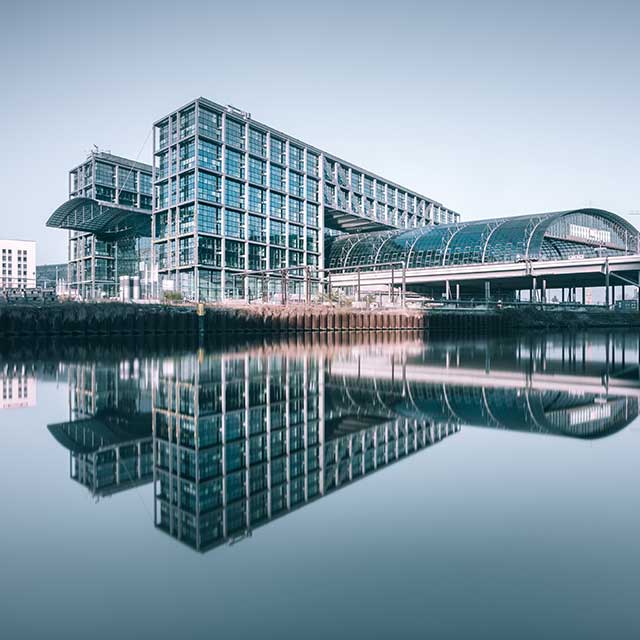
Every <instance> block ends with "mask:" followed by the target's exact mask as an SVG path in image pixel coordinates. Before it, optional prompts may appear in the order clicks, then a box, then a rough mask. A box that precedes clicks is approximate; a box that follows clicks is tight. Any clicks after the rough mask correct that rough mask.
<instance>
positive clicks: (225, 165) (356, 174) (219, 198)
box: [153, 98, 459, 302]
mask: <svg viewBox="0 0 640 640" xmlns="http://www.w3.org/2000/svg"><path fill="white" fill-rule="evenodd" d="M153 181H154V202H153V248H154V260H155V264H156V266H157V269H158V275H159V284H160V287H161V290H163V291H178V292H180V294H181V295H182V296H183V297H184V298H185V299H188V300H200V301H205V302H206V301H216V300H224V299H238V298H240V299H242V298H247V297H248V298H256V297H259V296H263V297H264V295H265V293H268V296H269V298H270V299H278V298H280V297H282V295H283V283H285V284H284V286H285V287H286V292H285V293H286V295H287V296H289V298H291V299H300V298H302V297H304V296H305V295H306V294H307V287H311V288H313V290H316V289H317V286H318V282H319V279H320V276H321V269H322V267H323V266H324V239H325V236H327V235H331V234H341V233H353V232H361V231H376V230H384V229H407V228H413V227H422V226H427V225H429V224H439V223H452V222H457V221H458V220H459V215H458V214H457V213H455V212H453V211H450V210H449V209H447V208H445V207H443V206H442V205H440V204H439V203H437V202H435V201H434V200H432V199H430V198H427V197H425V196H422V195H420V194H418V193H415V192H413V191H411V190H409V189H407V188H405V187H401V186H400V185H397V184H395V183H393V182H390V181H388V180H385V179H383V178H381V177H379V176H376V175H375V174H373V173H371V172H369V171H366V170H364V169H360V168H359V167H357V166H355V165H353V164H351V163H348V162H345V161H343V160H340V159H339V158H337V157H335V156H332V155H330V154H328V153H326V152H324V151H321V150H320V149H317V148H315V147H312V146H310V145H308V144H305V143H303V142H301V141H299V140H297V139H295V138H292V137H291V136H288V135H286V134H284V133H281V132H279V131H276V130H275V129H272V128H271V127H268V126H266V125H264V124H261V123H259V122H257V121H254V120H252V119H251V115H250V114H248V113H246V112H243V111H240V110H238V109H235V108H233V107H223V106H221V105H218V104H216V103H213V102H211V101H209V100H205V99H203V98H199V99H197V100H194V101H193V102H191V103H189V104H187V105H186V106H184V107H183V108H181V109H179V110H177V111H175V112H173V113H171V114H169V115H168V116H166V117H164V118H162V119H160V120H159V121H157V122H156V123H155V124H154V166H153ZM283 270H287V277H286V278H284V277H283V275H284V271H283ZM265 273H269V276H268V282H267V284H266V289H267V291H266V292H265V279H264V277H261V275H260V274H265Z"/></svg>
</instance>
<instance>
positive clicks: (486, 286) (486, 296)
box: [484, 280, 491, 302]
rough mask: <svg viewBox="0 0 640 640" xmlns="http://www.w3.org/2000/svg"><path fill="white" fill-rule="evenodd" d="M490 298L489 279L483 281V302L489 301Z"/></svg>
mask: <svg viewBox="0 0 640 640" xmlns="http://www.w3.org/2000/svg"><path fill="white" fill-rule="evenodd" d="M490 298H491V282H490V281H489V280H487V281H485V283H484V299H485V302H489V299H490Z"/></svg>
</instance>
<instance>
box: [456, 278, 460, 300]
mask: <svg viewBox="0 0 640 640" xmlns="http://www.w3.org/2000/svg"><path fill="white" fill-rule="evenodd" d="M456 300H460V283H459V282H456Z"/></svg>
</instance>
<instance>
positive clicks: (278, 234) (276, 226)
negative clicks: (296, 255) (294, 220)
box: [269, 220, 287, 247]
mask: <svg viewBox="0 0 640 640" xmlns="http://www.w3.org/2000/svg"><path fill="white" fill-rule="evenodd" d="M269 240H270V241H271V244H279V245H281V246H283V247H284V246H286V244H287V226H286V224H285V223H284V222H278V221H276V220H271V222H270V223H269Z"/></svg>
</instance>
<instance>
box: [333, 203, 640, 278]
mask: <svg viewBox="0 0 640 640" xmlns="http://www.w3.org/2000/svg"><path fill="white" fill-rule="evenodd" d="M639 238H640V232H638V230H637V229H636V228H635V227H634V226H633V225H631V224H630V223H628V222H627V221H626V220H624V219H623V218H621V217H620V216H618V215H616V214H614V213H611V212H610V211H605V210H603V209H591V208H588V209H574V210H571V211H557V212H552V213H540V214H534V215H525V216H515V217H511V218H494V219H490V220H474V221H470V222H459V223H457V224H447V225H435V226H434V225H430V226H427V227H420V228H415V229H409V230H394V231H383V232H377V233H361V234H354V235H346V236H339V237H338V238H336V239H335V240H333V242H332V244H331V245H330V247H329V252H328V261H327V266H328V267H329V268H347V269H355V268H357V267H360V268H369V269H371V268H373V269H375V268H383V267H384V266H385V265H387V266H388V265H389V264H390V263H394V264H396V265H398V266H399V265H400V263H402V264H404V265H405V266H406V267H407V268H416V267H417V268H423V267H443V266H453V265H460V264H481V263H492V262H519V261H524V260H534V261H535V260H563V259H565V260H569V259H575V258H589V257H597V256H601V255H617V254H620V253H625V252H633V253H635V252H637V251H638V249H639V246H638V245H639Z"/></svg>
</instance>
